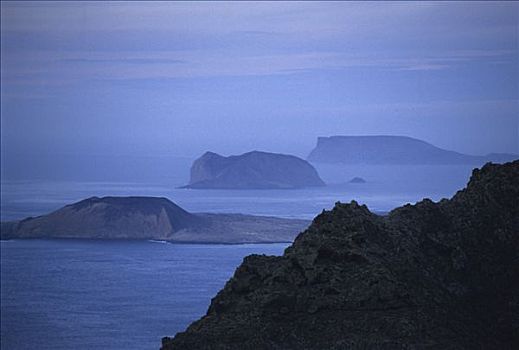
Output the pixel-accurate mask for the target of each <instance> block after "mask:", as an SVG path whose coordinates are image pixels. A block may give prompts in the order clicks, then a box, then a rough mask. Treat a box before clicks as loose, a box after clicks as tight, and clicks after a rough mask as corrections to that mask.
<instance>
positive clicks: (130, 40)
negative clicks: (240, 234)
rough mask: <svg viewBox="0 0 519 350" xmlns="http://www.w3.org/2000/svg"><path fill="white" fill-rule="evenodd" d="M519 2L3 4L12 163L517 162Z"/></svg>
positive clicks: (5, 141) (4, 116)
mask: <svg viewBox="0 0 519 350" xmlns="http://www.w3.org/2000/svg"><path fill="white" fill-rule="evenodd" d="M518 22H519V4H518V3H513V2H508V3H499V2H488V3H484V2H474V3H471V2H460V3H451V2H449V3H447V2H439V3H423V2H402V3H386V2H384V3H382V2H377V3H354V2H330V3H327V2H316V3H311V2H301V3H298V2H287V3H280V2H261V3H253V2H239V3H225V2H215V3H206V2H196V3H194V2H176V3H172V2H157V3H153V2H127V3H126V2H113V3H106V2H71V3H69V2H34V3H31V2H21V3H20V2H18V3H14V2H5V1H2V2H1V43H2V47H1V97H2V101H1V102H2V105H1V121H2V153H3V154H6V153H9V154H63V153H66V154H79V155H81V154H114V155H119V154H121V155H123V154H126V155H127V154H137V155H147V154H154V155H167V154H170V155H187V156H196V155H199V154H200V153H202V152H203V151H206V150H212V151H216V152H221V153H223V154H236V153H241V152H245V151H249V150H253V149H259V150H266V151H276V152H284V153H293V154H296V155H302V156H306V155H307V154H308V152H309V151H310V150H311V148H312V147H313V146H314V145H315V143H316V138H317V136H328V135H371V134H396V135H408V136H413V137H417V138H421V139H424V140H427V141H429V142H431V143H433V144H435V145H438V146H441V147H444V148H448V149H454V150H457V151H461V152H466V153H473V154H485V153H489V152H514V153H519V145H518V142H519V141H518V139H519V136H518V133H519V102H518V101H519V92H518V90H519V89H518V81H519V51H518V41H519V35H518V31H519V24H518Z"/></svg>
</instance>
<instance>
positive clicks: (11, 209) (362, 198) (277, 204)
mask: <svg viewBox="0 0 519 350" xmlns="http://www.w3.org/2000/svg"><path fill="white" fill-rule="evenodd" d="M472 168H473V166H470V165H457V166H368V165H364V166H333V165H321V166H318V171H319V174H320V175H321V177H322V178H323V180H324V181H325V182H326V183H327V184H328V186H326V187H319V188H306V189H298V190H188V189H179V188H178V187H180V186H182V185H184V184H186V183H187V182H188V179H187V178H185V177H182V178H172V180H171V181H155V182H142V181H141V182H132V181H126V182H121V181H117V182H114V181H104V182H102V181H96V182H88V181H52V180H25V181H4V180H3V181H2V182H1V194H2V196H1V211H0V213H1V220H2V221H6V220H19V219H22V218H25V217H28V216H37V215H42V214H45V213H48V212H50V211H53V210H56V209H59V208H61V207H62V206H64V205H66V204H70V203H73V202H76V201H79V200H82V199H85V198H88V197H91V196H129V195H132V196H161V197H167V198H169V199H170V200H172V201H173V202H175V203H176V204H178V205H180V206H181V207H182V208H184V209H186V210H188V211H191V212H213V213H243V214H253V215H269V216H279V217H286V218H302V219H312V218H313V217H315V216H316V215H317V214H319V213H320V212H321V211H322V210H323V209H331V208H332V207H333V205H334V203H335V202H337V201H341V202H349V201H351V200H353V199H354V200H357V201H358V202H360V203H362V204H366V205H367V206H368V207H369V208H370V210H372V211H374V212H387V211H390V210H391V209H393V208H395V207H397V206H400V205H403V204H406V203H415V202H417V201H419V200H421V199H423V198H425V197H427V198H430V199H433V200H439V199H441V198H444V197H451V196H452V195H453V194H454V193H455V192H456V191H457V190H458V189H461V188H463V187H464V186H465V184H466V183H467V181H468V178H469V176H470V173H471V171H472ZM356 176H359V177H362V178H364V179H365V180H366V183H364V184H354V183H349V182H348V181H349V180H350V179H352V178H353V177H356Z"/></svg>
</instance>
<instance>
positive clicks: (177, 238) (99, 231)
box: [1, 197, 308, 243]
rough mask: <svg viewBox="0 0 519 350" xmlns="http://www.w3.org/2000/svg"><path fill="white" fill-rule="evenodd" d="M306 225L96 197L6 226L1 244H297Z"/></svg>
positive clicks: (164, 202) (150, 200) (158, 201)
mask: <svg viewBox="0 0 519 350" xmlns="http://www.w3.org/2000/svg"><path fill="white" fill-rule="evenodd" d="M307 226H308V222H307V221H306V220H295V219H283V218H275V217H265V216H253V215H240V214H208V213H189V212H187V211H185V210H184V209H182V208H181V207H179V206H178V205H176V204H175V203H173V202H171V201H170V200H169V199H167V198H159V197H103V198H99V197H91V198H88V199H85V200H82V201H80V202H77V203H74V204H70V205H67V206H65V207H63V208H61V209H59V210H56V211H54V212H52V213H50V214H48V215H42V216H38V217H34V218H27V219H24V220H21V221H13V222H2V227H1V238H2V239H9V238H95V239H157V240H167V241H171V242H197V243H261V242H292V241H293V239H294V237H295V236H296V235H297V234H298V233H299V232H301V230H303V229H304V228H306V227H307Z"/></svg>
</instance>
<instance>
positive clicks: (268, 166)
mask: <svg viewBox="0 0 519 350" xmlns="http://www.w3.org/2000/svg"><path fill="white" fill-rule="evenodd" d="M324 185H325V184H324V182H323V181H322V180H321V178H320V177H319V175H318V174H317V171H316V170H315V169H314V167H313V166H312V165H310V164H309V163H308V162H307V161H305V160H303V159H301V158H298V157H295V156H291V155H286V154H278V153H268V152H260V151H252V152H248V153H244V154H241V155H237V156H229V157H223V156H221V155H219V154H217V153H213V152H206V153H204V154H203V155H202V156H201V157H200V158H198V159H196V160H195V161H194V162H193V166H192V167H191V179H190V181H189V184H188V185H187V186H185V187H186V188H194V189H199V188H204V189H293V188H303V187H315V186H324Z"/></svg>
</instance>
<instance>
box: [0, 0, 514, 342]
mask: <svg viewBox="0 0 519 350" xmlns="http://www.w3.org/2000/svg"><path fill="white" fill-rule="evenodd" d="M0 6H1V63H2V64H1V75H0V76H1V100H2V103H1V139H0V142H1V147H0V154H1V210H0V214H1V220H2V221H4V220H20V219H23V218H25V217H28V216H37V215H43V214H46V213H49V212H51V211H53V210H56V209H58V208H60V207H62V206H64V205H67V204H70V203H73V202H76V201H79V200H81V199H84V198H87V197H91V196H99V197H100V196H130V195H132V196H135V195H139V196H160V197H167V198H169V199H171V200H172V201H173V202H175V203H176V204H178V205H179V206H181V207H183V208H184V209H186V210H188V211H191V212H213V213H244V214H255V215H269V216H279V217H286V218H304V219H308V220H310V219H312V218H313V217H315V215H317V214H319V213H320V212H321V211H322V210H323V209H331V208H332V207H333V205H334V203H335V202H337V201H343V202H349V201H351V200H357V201H358V202H360V203H361V204H367V205H368V207H369V208H370V210H372V211H374V212H377V213H385V212H388V211H389V210H391V209H393V208H395V207H397V206H400V205H403V204H405V203H408V202H409V203H414V202H416V201H419V200H421V199H422V198H424V197H428V198H431V199H433V200H439V199H441V198H443V197H451V196H452V195H454V194H455V192H456V191H457V190H459V189H461V188H462V187H464V185H465V184H466V182H467V181H468V178H469V176H470V173H471V170H472V168H473V167H474V165H449V166H443V165H439V166H431V165H427V166H425V165H406V166H401V165H396V166H391V165H352V166H343V165H341V166H339V165H323V164H314V165H315V166H316V168H317V170H318V172H319V174H320V176H321V177H322V179H323V180H324V181H325V182H326V183H327V184H328V186H326V187H323V188H312V189H299V190H242V191H237V190H225V191H224V190H186V189H178V187H179V186H182V185H185V184H187V183H188V181H189V167H190V166H191V163H192V161H193V160H194V159H196V158H197V157H198V156H200V155H201V154H202V153H203V152H205V151H213V152H218V153H221V154H223V155H231V154H241V153H244V152H248V151H252V150H261V151H268V152H279V153H287V154H293V155H296V156H299V157H302V158H306V156H307V155H308V154H309V152H310V151H311V149H312V148H313V147H314V146H315V144H316V141H317V137H319V136H332V135H405V136H410V137H414V138H418V139H421V140H424V141H427V142H430V143H432V144H434V145H435V146H438V147H442V148H445V149H448V150H453V151H457V152H464V153H467V154H474V155H484V154H487V153H494V152H506V153H516V154H518V153H519V83H518V78H517V77H518V76H519V64H518V62H519V50H518V42H519V37H518V35H519V34H518V33H519V24H518V23H519V5H518V4H517V3H514V2H457V3H448V2H398V3H395V2H384V3H378V2H377V3H365V2H362V3H361V2H258V3H254V2H232V3H231V2H214V3H213V2H44V1H42V2H29V1H27V2H25V1H24V2H11V1H2V2H1V5H0ZM353 177H362V178H363V179H365V180H366V183H364V184H352V183H349V181H350V180H351V179H352V178H353ZM285 247H286V245H285V244H273V245H235V246H226V245H173V244H167V243H165V242H148V241H143V242H107V241H95V240H92V241H83V240H22V241H20V240H14V241H2V242H1V250H2V251H1V298H2V300H1V348H2V349H4V348H5V349H29V348H34V345H35V344H37V346H38V348H39V349H70V348H74V349H121V348H126V349H156V348H158V347H159V346H160V338H161V337H162V336H166V335H169V336H171V335H173V334H174V333H175V332H178V331H182V330H184V329H185V327H186V326H187V325H188V324H189V323H191V322H192V321H194V320H195V319H197V318H199V317H200V316H202V315H203V314H204V313H205V311H206V310H207V307H208V305H209V303H210V299H211V298H212V297H213V296H214V295H215V294H216V292H217V291H218V290H220V289H221V288H222V286H223V285H224V283H225V281H227V280H228V279H229V278H230V276H231V275H232V273H233V271H234V270H235V268H236V267H237V266H238V264H239V263H240V262H241V260H242V258H243V257H244V256H246V255H249V254H252V253H257V254H272V255H280V254H282V252H283V249H284V248H285Z"/></svg>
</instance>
